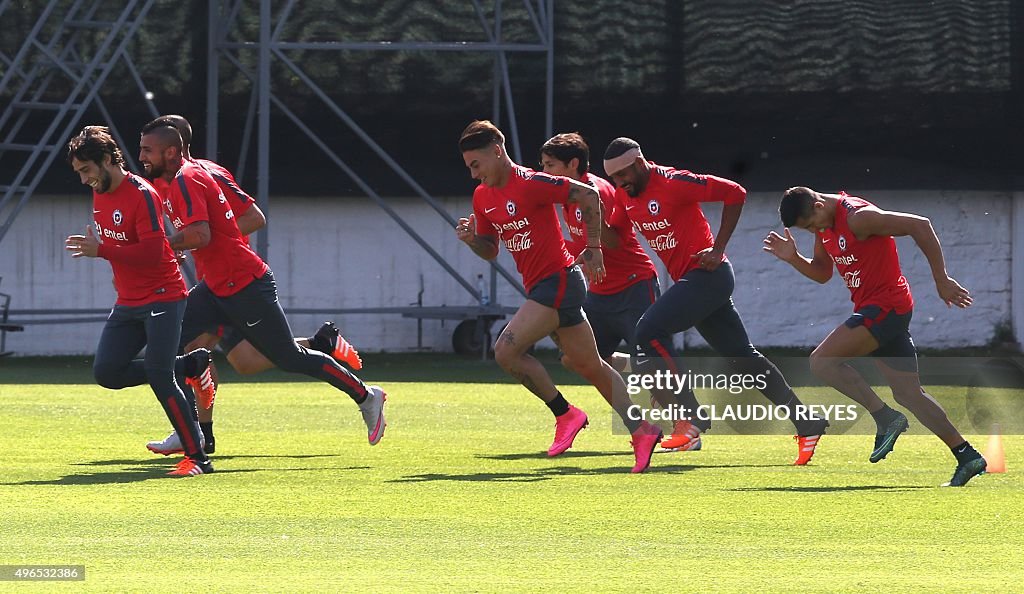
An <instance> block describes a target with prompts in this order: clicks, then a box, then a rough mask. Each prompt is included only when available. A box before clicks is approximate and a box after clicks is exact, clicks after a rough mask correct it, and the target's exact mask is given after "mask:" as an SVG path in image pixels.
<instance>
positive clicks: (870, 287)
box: [818, 193, 914, 314]
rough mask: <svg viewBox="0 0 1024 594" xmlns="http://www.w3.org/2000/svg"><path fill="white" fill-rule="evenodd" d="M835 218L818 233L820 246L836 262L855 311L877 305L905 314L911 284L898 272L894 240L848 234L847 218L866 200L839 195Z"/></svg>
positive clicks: (910, 298)
mask: <svg viewBox="0 0 1024 594" xmlns="http://www.w3.org/2000/svg"><path fill="white" fill-rule="evenodd" d="M841 196H842V200H841V201H840V202H839V204H838V205H836V218H835V222H834V223H833V224H832V227H831V228H830V229H825V230H824V231H820V232H819V233H818V235H819V236H820V237H821V243H822V245H823V246H824V248H825V251H826V252H828V255H829V256H832V261H833V262H835V263H836V270H838V271H839V274H841V275H843V281H844V282H845V283H846V286H847V288H849V289H850V300H851V301H853V307H854V311H856V310H859V309H860V308H862V307H864V306H866V305H877V306H879V307H881V308H882V309H891V310H893V311H895V312H896V313H898V314H905V313H907V312H908V311H910V310H911V309H913V308H914V297H913V296H912V295H911V294H910V284H908V283H907V279H906V277H904V276H903V273H902V272H901V271H900V257H899V255H898V254H897V253H896V240H894V239H893V238H892V236H890V235H886V236H882V235H872V236H871V237H868V238H867V239H865V240H863V241H861V240H859V239H857V237H856V236H855V235H854V234H853V232H852V231H850V224H849V222H848V220H847V217H849V215H850V214H851V213H854V212H856V211H857V210H858V209H861V208H864V207H865V206H874V205H873V204H871V203H870V202H868V201H867V200H862V199H860V198H854V197H852V196H847V195H846V194H845V193H843V194H841Z"/></svg>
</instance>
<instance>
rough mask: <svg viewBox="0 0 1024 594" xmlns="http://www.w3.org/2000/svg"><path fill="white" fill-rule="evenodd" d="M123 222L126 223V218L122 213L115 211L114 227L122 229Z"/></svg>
mask: <svg viewBox="0 0 1024 594" xmlns="http://www.w3.org/2000/svg"><path fill="white" fill-rule="evenodd" d="M122 222H124V216H123V215H121V211H120V210H115V211H114V225H116V226H118V227H120V226H121V223H122Z"/></svg>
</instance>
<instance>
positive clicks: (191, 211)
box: [164, 161, 269, 297]
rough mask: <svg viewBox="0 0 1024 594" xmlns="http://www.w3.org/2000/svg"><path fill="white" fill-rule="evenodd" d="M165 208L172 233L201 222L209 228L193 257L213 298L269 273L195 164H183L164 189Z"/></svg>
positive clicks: (211, 181)
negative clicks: (168, 215)
mask: <svg viewBox="0 0 1024 594" xmlns="http://www.w3.org/2000/svg"><path fill="white" fill-rule="evenodd" d="M164 204H165V205H166V206H167V208H168V213H169V214H170V217H171V223H172V224H173V225H174V228H175V229H178V230H180V229H183V228H185V227H187V226H189V225H191V224H192V223H196V222H200V221H206V222H207V223H208V224H209V225H210V243H209V244H207V245H206V246H205V247H202V248H199V249H195V250H192V255H193V257H194V258H195V262H196V271H197V273H199V274H200V277H201V278H202V279H204V280H205V281H206V284H207V286H209V287H210V291H212V292H213V294H214V295H217V296H218V297H228V296H231V295H234V294H235V293H237V292H238V291H241V290H242V289H244V288H245V287H246V286H248V285H249V283H251V282H252V281H253V280H255V279H257V278H259V277H261V276H263V275H264V274H266V272H267V270H269V267H268V266H267V264H266V263H265V262H264V261H263V259H262V258H260V257H259V256H258V255H256V253H255V252H253V251H252V250H251V249H250V248H249V246H248V245H247V244H246V242H245V240H244V238H243V237H242V234H241V232H239V230H238V225H237V224H236V223H235V220H234V218H235V214H234V212H233V211H232V210H231V208H230V206H229V205H228V201H227V198H225V197H224V194H223V192H221V191H220V188H219V187H218V186H217V182H216V181H215V180H214V179H213V178H212V177H211V176H210V174H208V173H206V172H205V171H203V170H202V169H201V168H199V167H198V166H196V165H195V164H193V163H191V162H188V161H186V162H185V163H184V164H182V166H181V169H180V170H179V171H178V173H177V175H175V176H174V179H173V180H172V181H171V183H170V184H168V185H167V189H166V195H165V196H164Z"/></svg>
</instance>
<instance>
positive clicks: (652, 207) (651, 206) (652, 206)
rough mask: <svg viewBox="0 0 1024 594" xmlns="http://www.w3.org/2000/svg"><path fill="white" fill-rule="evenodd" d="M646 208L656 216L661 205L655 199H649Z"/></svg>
mask: <svg viewBox="0 0 1024 594" xmlns="http://www.w3.org/2000/svg"><path fill="white" fill-rule="evenodd" d="M647 210H648V212H650V213H651V214H652V215H654V216H658V213H659V212H661V205H660V204H658V201H657V200H651V201H650V202H648V203H647Z"/></svg>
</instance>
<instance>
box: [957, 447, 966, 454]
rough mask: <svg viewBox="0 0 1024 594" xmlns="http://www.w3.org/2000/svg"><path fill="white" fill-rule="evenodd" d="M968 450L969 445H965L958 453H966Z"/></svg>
mask: <svg viewBox="0 0 1024 594" xmlns="http://www.w3.org/2000/svg"><path fill="white" fill-rule="evenodd" d="M966 451H967V446H964V447H962V448H960V449H959V450H957V451H956V453H958V454H962V453H964V452H966Z"/></svg>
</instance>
